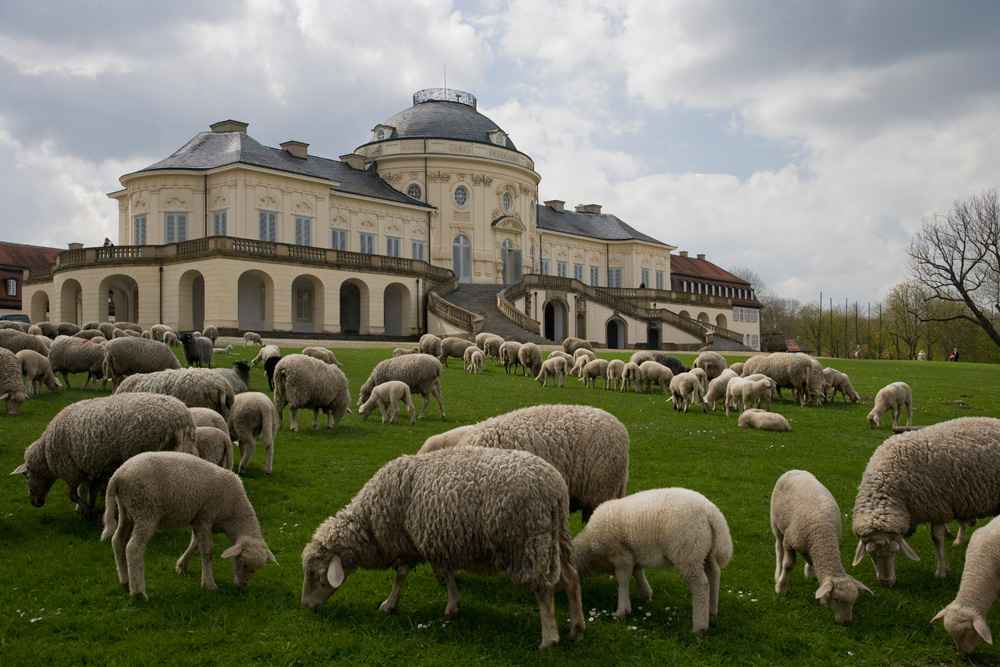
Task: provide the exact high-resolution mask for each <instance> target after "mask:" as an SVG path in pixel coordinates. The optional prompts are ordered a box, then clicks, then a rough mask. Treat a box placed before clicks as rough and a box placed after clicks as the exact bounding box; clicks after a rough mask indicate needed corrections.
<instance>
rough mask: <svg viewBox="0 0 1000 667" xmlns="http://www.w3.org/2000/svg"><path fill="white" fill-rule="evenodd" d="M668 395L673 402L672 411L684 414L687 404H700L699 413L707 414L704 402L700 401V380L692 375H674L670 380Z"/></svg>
mask: <svg viewBox="0 0 1000 667" xmlns="http://www.w3.org/2000/svg"><path fill="white" fill-rule="evenodd" d="M670 395H671V399H672V400H673V402H674V410H677V411H679V412H685V413H686V412H687V411H688V404H691V405H694V404H696V403H701V411H702V412H708V408H707V407H706V406H705V401H703V400H702V394H701V380H700V379H699V377H698V376H697V375H695V374H694V373H691V372H687V373H681V374H680V375H675V376H674V377H673V378H672V379H671V380H670Z"/></svg>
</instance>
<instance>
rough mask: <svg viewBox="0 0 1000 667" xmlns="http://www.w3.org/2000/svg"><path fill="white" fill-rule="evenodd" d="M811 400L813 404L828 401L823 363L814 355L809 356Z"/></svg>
mask: <svg viewBox="0 0 1000 667" xmlns="http://www.w3.org/2000/svg"><path fill="white" fill-rule="evenodd" d="M809 400H810V401H811V402H812V404H813V405H820V403H826V402H827V401H826V378H825V377H824V376H823V364H821V363H819V361H817V360H816V359H814V358H812V357H809Z"/></svg>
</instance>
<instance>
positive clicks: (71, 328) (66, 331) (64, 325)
mask: <svg viewBox="0 0 1000 667" xmlns="http://www.w3.org/2000/svg"><path fill="white" fill-rule="evenodd" d="M78 331H80V327H78V326H77V325H76V324H74V323H73V322H59V323H58V324H56V335H57V336H72V335H73V334H75V333H77V332H78Z"/></svg>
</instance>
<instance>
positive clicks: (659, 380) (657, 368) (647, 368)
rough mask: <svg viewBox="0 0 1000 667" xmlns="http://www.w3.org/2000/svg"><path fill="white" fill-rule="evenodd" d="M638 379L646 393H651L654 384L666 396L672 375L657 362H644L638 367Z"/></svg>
mask: <svg viewBox="0 0 1000 667" xmlns="http://www.w3.org/2000/svg"><path fill="white" fill-rule="evenodd" d="M639 377H640V379H641V380H642V385H643V389H645V390H646V391H652V390H653V389H652V385H654V384H656V385H658V386H659V387H660V391H661V392H663V393H664V394H667V393H669V392H670V381H671V380H673V379H674V374H673V373H672V372H671V371H670V369H669V368H668V367H666V366H664V365H663V364H660V363H659V362H656V361H644V362H642V363H641V364H640V365H639Z"/></svg>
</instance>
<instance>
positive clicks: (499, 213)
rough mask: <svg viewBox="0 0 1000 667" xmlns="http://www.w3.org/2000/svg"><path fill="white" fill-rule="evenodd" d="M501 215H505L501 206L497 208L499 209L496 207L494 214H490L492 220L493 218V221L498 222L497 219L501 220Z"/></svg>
mask: <svg viewBox="0 0 1000 667" xmlns="http://www.w3.org/2000/svg"><path fill="white" fill-rule="evenodd" d="M501 215H503V211H501V210H500V207H499V206H497V207H496V208H495V209H493V212H492V213H490V217H491V218H492V219H493V220H496V219H497V218H499V217H500V216H501Z"/></svg>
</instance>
